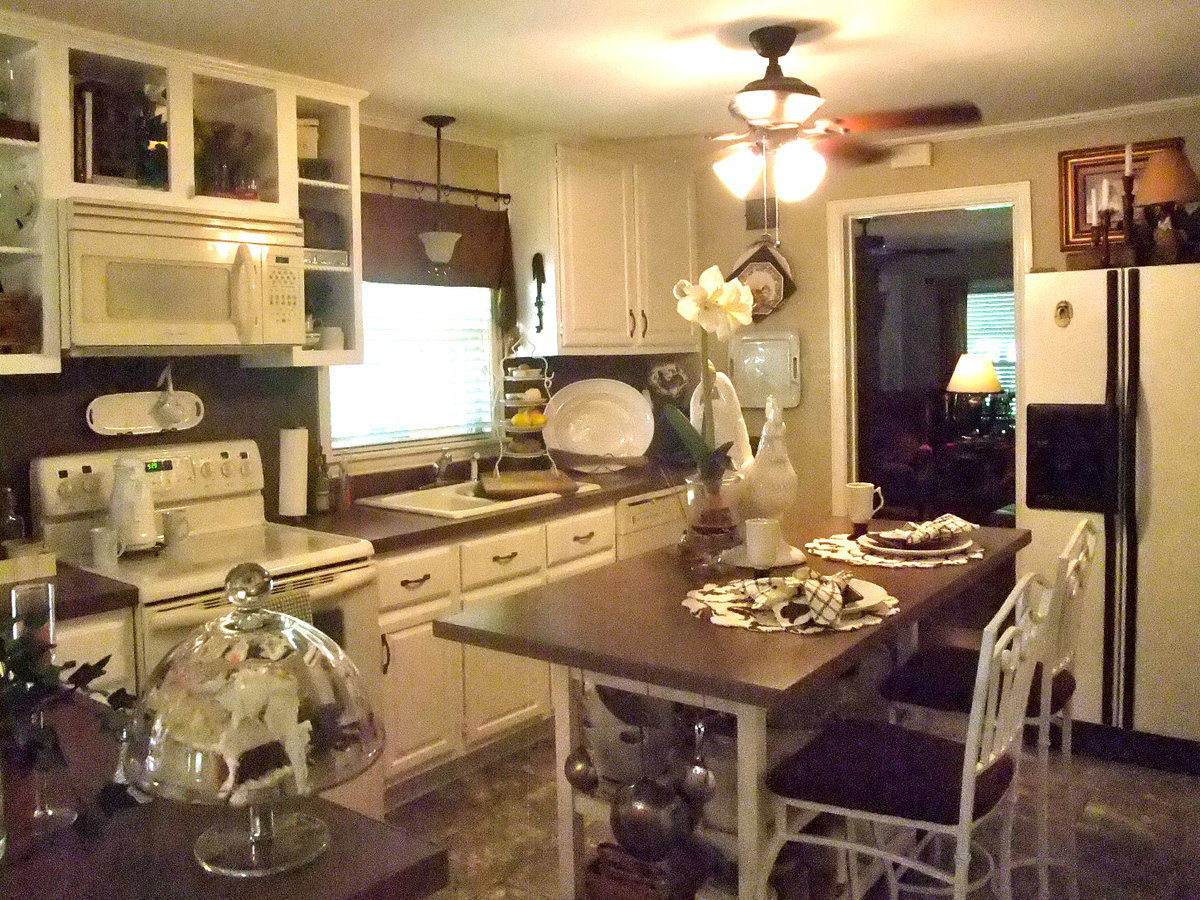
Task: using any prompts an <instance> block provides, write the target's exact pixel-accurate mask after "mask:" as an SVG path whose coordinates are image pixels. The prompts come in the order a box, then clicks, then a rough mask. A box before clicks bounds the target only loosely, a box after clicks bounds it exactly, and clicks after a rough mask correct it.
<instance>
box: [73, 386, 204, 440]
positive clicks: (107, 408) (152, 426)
mask: <svg viewBox="0 0 1200 900" xmlns="http://www.w3.org/2000/svg"><path fill="white" fill-rule="evenodd" d="M203 418H204V401H203V400H201V399H200V398H199V397H197V396H196V395H195V394H193V393H192V392H191V391H137V392H134V393H128V394H105V395H104V396H102V397H97V398H96V399H95V400H93V401H92V402H91V403H89V404H88V408H87V423H88V427H89V428H90V429H92V431H94V432H96V434H109V435H113V434H158V433H159V432H162V431H186V430H187V429H189V428H195V427H196V426H197V425H199V424H200V420H201V419H203Z"/></svg>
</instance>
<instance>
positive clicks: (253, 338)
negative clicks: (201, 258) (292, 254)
mask: <svg viewBox="0 0 1200 900" xmlns="http://www.w3.org/2000/svg"><path fill="white" fill-rule="evenodd" d="M261 309H262V282H261V280H260V278H259V267H258V263H257V261H256V260H255V259H254V254H252V253H251V252H250V248H249V246H247V245H246V244H239V245H238V248H237V253H236V254H235V255H234V257H233V321H234V324H235V325H236V326H237V330H238V336H239V337H240V338H241V339H242V343H243V344H253V343H256V342H257V341H258V339H259V322H258V316H259V311H260V310H261Z"/></svg>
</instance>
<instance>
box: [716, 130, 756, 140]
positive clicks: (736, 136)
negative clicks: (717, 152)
mask: <svg viewBox="0 0 1200 900" xmlns="http://www.w3.org/2000/svg"><path fill="white" fill-rule="evenodd" d="M753 137H754V132H753V131H727V132H725V133H724V134H714V135H713V136H712V137H710V138H709V140H710V141H748V140H750V139H751V138H753Z"/></svg>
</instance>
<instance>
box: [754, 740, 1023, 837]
mask: <svg viewBox="0 0 1200 900" xmlns="http://www.w3.org/2000/svg"><path fill="white" fill-rule="evenodd" d="M964 752H965V751H964V748H963V745H962V744H959V743H956V742H954V741H950V740H947V739H946V738H942V737H938V736H937V735H932V734H926V733H924V732H920V731H910V730H909V729H907V728H902V727H901V726H899V725H891V724H888V723H887V722H865V721H860V720H856V719H848V720H846V721H841V722H837V723H835V724H833V725H831V726H830V727H829V728H827V729H825V731H823V732H822V733H821V734H820V735H819V736H818V737H817V738H816V739H815V740H814V741H813V742H812V743H810V744H808V746H806V747H804V748H802V749H801V750H799V751H797V752H796V753H794V754H792V755H791V756H789V757H788V758H787V759H785V760H784V761H783V762H781V763H779V765H777V766H775V768H773V769H772V770H771V771H770V772H768V773H767V776H766V784H767V787H768V788H770V790H772V791H773V792H775V793H776V794H778V795H780V796H782V797H791V798H793V799H796V800H810V801H812V802H814V803H822V804H826V805H829V806H841V807H845V808H847V809H857V810H863V811H864V812H871V813H878V814H882V815H889V816H900V817H903V818H906V819H915V820H917V821H920V822H935V823H937V824H941V825H953V824H955V823H956V822H958V805H959V794H960V793H961V791H962V766H963V753H964ZM1013 771H1014V766H1013V762H1012V759H1011V758H1010V757H1008V756H1004V757H1001V758H1000V759H998V760H996V762H994V763H993V764H992V765H991V766H989V767H988V768H987V769H985V770H984V771H983V772H981V773H980V774H979V776H978V777H977V778H976V779H975V818H976V819H978V818H980V817H982V816H984V815H986V814H987V813H988V812H989V811H990V810H991V809H992V808H993V807H994V806H995V805H996V804H997V803H999V802H1000V798H1001V797H1003V796H1004V792H1005V790H1007V788H1008V786H1009V784H1010V783H1011V782H1012V778H1013Z"/></svg>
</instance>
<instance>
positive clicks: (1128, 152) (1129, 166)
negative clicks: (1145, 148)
mask: <svg viewBox="0 0 1200 900" xmlns="http://www.w3.org/2000/svg"><path fill="white" fill-rule="evenodd" d="M1125 174H1126V175H1132V174H1133V144H1126V145H1125Z"/></svg>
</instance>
